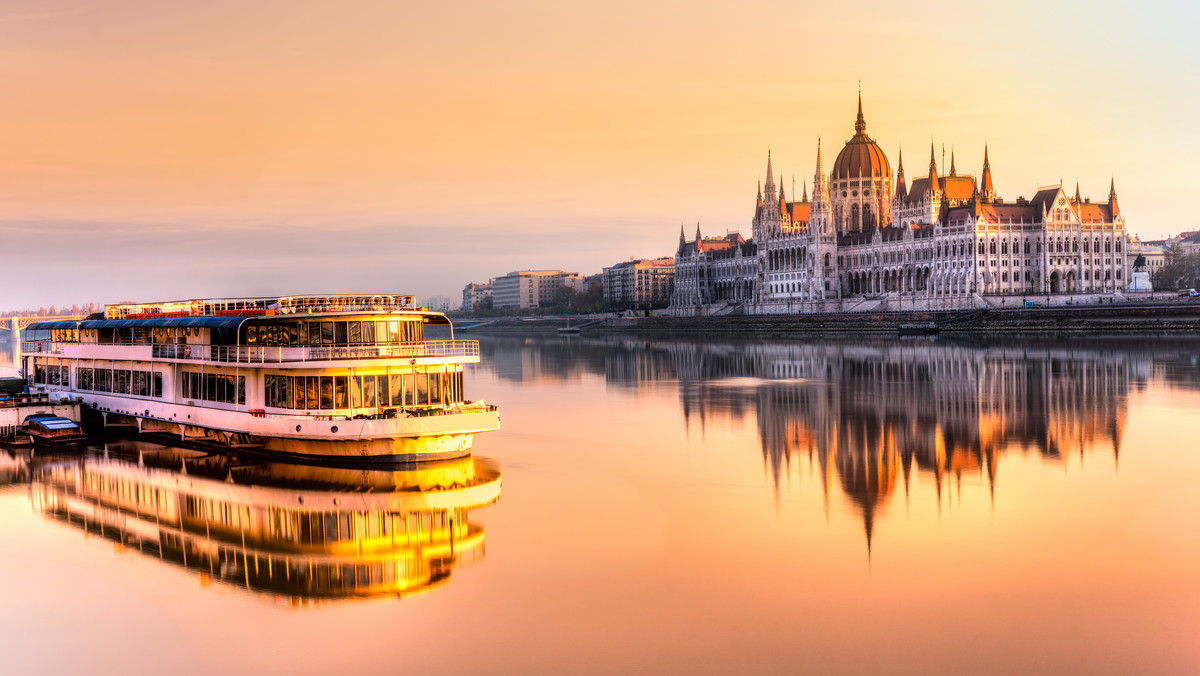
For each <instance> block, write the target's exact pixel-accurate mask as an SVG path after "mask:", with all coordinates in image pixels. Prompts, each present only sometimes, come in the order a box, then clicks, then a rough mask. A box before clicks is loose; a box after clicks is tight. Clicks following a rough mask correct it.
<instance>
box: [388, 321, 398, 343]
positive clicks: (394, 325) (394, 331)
mask: <svg viewBox="0 0 1200 676" xmlns="http://www.w3.org/2000/svg"><path fill="white" fill-rule="evenodd" d="M388 342H391V343H399V342H400V322H388Z"/></svg>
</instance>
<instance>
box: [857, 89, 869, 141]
mask: <svg viewBox="0 0 1200 676" xmlns="http://www.w3.org/2000/svg"><path fill="white" fill-rule="evenodd" d="M866 132H867V121H866V120H864V119H863V114H862V80H859V81H858V119H857V120H855V121H854V133H855V135H856V136H863V135H865V134H866Z"/></svg>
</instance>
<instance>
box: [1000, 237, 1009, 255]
mask: <svg viewBox="0 0 1200 676" xmlns="http://www.w3.org/2000/svg"><path fill="white" fill-rule="evenodd" d="M1000 253H1002V254H1006V253H1008V240H1007V239H1006V240H1004V241H1003V242H1000Z"/></svg>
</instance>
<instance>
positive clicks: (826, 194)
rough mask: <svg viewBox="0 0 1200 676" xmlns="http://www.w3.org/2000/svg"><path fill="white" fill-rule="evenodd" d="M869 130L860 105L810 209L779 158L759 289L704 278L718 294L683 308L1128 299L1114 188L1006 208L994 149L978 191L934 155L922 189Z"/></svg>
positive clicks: (758, 217)
mask: <svg viewBox="0 0 1200 676" xmlns="http://www.w3.org/2000/svg"><path fill="white" fill-rule="evenodd" d="M866 131H867V124H866V120H865V118H864V116H863V112H862V98H861V96H860V97H859V104H858V118H857V120H856V121H855V123H854V136H852V137H851V138H850V139H849V140H848V141H846V143H845V145H844V146H843V147H842V149H841V152H839V153H838V155H837V158H836V159H835V160H834V163H833V166H832V169H831V170H830V171H829V172H828V173H826V171H825V165H824V159H823V155H822V149H821V143H820V141H819V140H818V142H817V159H816V169H815V172H814V174H813V183H812V185H813V194H812V198H811V200H810V199H809V196H808V190H807V187H806V188H805V191H804V196H803V197H802V198H801V199H800V200H799V201H793V202H789V201H787V199H786V197H785V196H784V193H783V188H782V186H781V185H779V186H777V185H776V180H775V176H774V170H773V167H772V161H771V157H770V153H768V156H767V177H766V183H765V185H763V186H762V187H761V188H760V189H759V193H758V198H757V201H756V204H755V210H754V217H753V219H752V221H751V227H752V231H753V237H752V239H751V241H750V242H748V243H747V245H753V246H752V248H753V250H754V253H755V255H756V260H755V262H756V265H757V270H756V273H755V275H754V283H753V286H752V289H751V290H750V291H749V292H742V293H741V295H733V296H730V295H727V294H725V295H722V294H719V293H717V292H715V291H714V290H715V289H718V288H723V287H727V286H730V285H732V286H733V287H734V288H737V289H741V288H742V286H740V285H739V284H736V283H733V282H734V280H733V279H726V278H725V277H722V276H720V275H718V276H710V277H708V278H701V277H699V276H698V277H697V280H696V281H697V285H698V287H704V288H705V289H707V290H708V293H707V294H706V293H705V292H704V290H699V291H698V292H697V293H695V294H693V295H692V296H688V297H687V298H686V299H685V298H683V297H678V298H677V300H686V301H688V302H684V303H676V305H677V306H678V307H680V308H684V307H688V306H691V305H695V304H696V303H697V301H696V300H695V299H696V298H697V297H699V298H701V299H708V300H702V301H701V303H716V302H725V303H726V304H729V303H735V302H736V303H744V304H745V309H746V310H747V311H750V312H763V313H769V312H789V311H791V312H796V311H800V312H804V311H838V310H842V311H866V310H872V309H887V308H888V307H889V306H890V307H901V308H903V307H913V308H928V309H937V308H946V309H952V308H967V307H983V306H987V305H989V304H993V303H994V300H988V299H986V298H985V297H988V296H1004V295H1020V296H1049V295H1052V294H1116V293H1119V292H1121V291H1122V290H1124V289H1125V288H1126V286H1127V284H1128V282H1129V265H1128V261H1127V257H1126V255H1125V252H1126V250H1127V249H1128V239H1127V236H1126V231H1125V219H1124V217H1123V216H1122V215H1121V211H1120V207H1119V205H1118V203H1117V194H1116V188H1115V184H1110V186H1109V195H1108V201H1107V202H1092V201H1091V200H1090V199H1084V198H1082V197H1081V196H1080V193H1079V187H1078V186H1076V188H1075V194H1074V195H1073V196H1072V195H1069V194H1068V193H1067V192H1066V191H1065V190H1064V189H1063V187H1062V186H1061V185H1058V186H1050V187H1045V188H1041V189H1039V190H1038V191H1037V193H1036V194H1035V195H1034V196H1033V197H1032V198H1030V199H1025V198H1023V197H1018V198H1017V199H1016V200H1014V201H1005V200H1003V199H1001V198H1000V196H999V195H997V194H996V190H995V187H994V183H993V179H992V169H991V163H990V160H989V158H988V150H987V148H986V146H985V148H984V159H983V170H982V174H981V176H980V178H978V179H976V177H975V176H974V175H968V174H959V173H958V170H957V168H956V167H955V162H954V155H953V153H951V156H950V169H949V172H948V174H947V175H945V176H942V175H939V171H938V165H937V162H936V159H935V157H934V150H933V146H932V144H931V146H930V158H929V167H928V169H927V171H925V172H924V173H923V174H921V175H920V176H918V177H916V178H914V179H913V180H912V182H911V183H909V182H908V181H907V180H906V179H905V175H904V161H903V157H902V156H901V157H900V158H899V161H898V165H897V169H896V173H895V175H894V176H893V174H892V169H891V164H890V163H889V161H888V158H887V155H886V154H885V153H884V152H883V150H882V149H881V148H880V147H879V145H878V144H877V143H876V142H875V141H874V140H873V139H872V138H871V137H870V136H868V135H867V133H866ZM702 248H703V245H702V244H700V240H699V234H697V240H696V242H687V241H686V240H684V239H683V238H682V235H681V238H680V248H679V251H680V252H681V253H682V252H685V251H687V250H689V249H702ZM746 248H747V249H749V248H751V247H750V246H747V247H746ZM714 272H718V271H714ZM736 274H741V271H740V270H739V271H738V272H737V273H736ZM677 296H678V294H677ZM1001 302H1003V299H1001Z"/></svg>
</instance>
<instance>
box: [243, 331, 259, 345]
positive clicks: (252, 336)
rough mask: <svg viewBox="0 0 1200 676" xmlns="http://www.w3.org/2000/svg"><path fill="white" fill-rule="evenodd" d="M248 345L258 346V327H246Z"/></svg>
mask: <svg viewBox="0 0 1200 676" xmlns="http://www.w3.org/2000/svg"><path fill="white" fill-rule="evenodd" d="M246 344H247V345H257V344H258V327H257V326H247V327H246Z"/></svg>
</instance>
